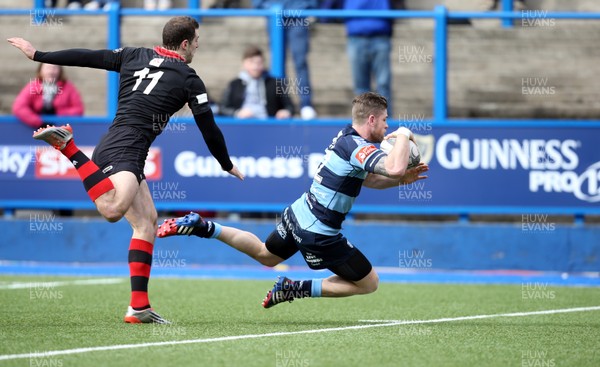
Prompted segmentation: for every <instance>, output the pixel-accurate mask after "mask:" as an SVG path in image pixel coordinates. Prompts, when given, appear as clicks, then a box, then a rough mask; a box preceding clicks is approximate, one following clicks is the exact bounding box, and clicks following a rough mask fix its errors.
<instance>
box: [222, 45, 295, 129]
mask: <svg viewBox="0 0 600 367" xmlns="http://www.w3.org/2000/svg"><path fill="white" fill-rule="evenodd" d="M286 89H287V87H286V85H284V84H283V83H277V80H276V79H275V78H273V77H271V76H270V75H269V74H268V72H267V71H266V70H265V58H264V56H263V52H262V50H261V49H260V48H258V47H256V46H249V47H248V48H246V50H245V51H244V54H243V56H242V70H241V71H240V74H239V75H238V77H237V78H236V79H234V80H232V81H231V82H230V83H229V85H228V86H227V89H225V92H224V93H223V98H222V99H221V106H220V108H219V111H220V113H221V114H222V115H224V116H235V117H238V118H252V117H254V118H267V117H275V118H278V119H286V118H290V117H292V115H293V114H294V105H293V104H292V101H291V100H290V98H289V96H288V93H287V92H288V91H287V90H286Z"/></svg>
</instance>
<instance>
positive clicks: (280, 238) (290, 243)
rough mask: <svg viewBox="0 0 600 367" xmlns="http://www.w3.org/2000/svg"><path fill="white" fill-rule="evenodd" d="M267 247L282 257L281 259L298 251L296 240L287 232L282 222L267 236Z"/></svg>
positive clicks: (287, 257) (272, 252)
mask: <svg viewBox="0 0 600 367" xmlns="http://www.w3.org/2000/svg"><path fill="white" fill-rule="evenodd" d="M265 247H266V249H267V250H268V251H269V252H270V253H271V254H273V255H275V256H277V257H279V258H281V261H283V260H287V259H289V258H290V257H292V256H293V255H294V254H295V253H296V252H298V246H297V245H296V243H295V242H294V239H293V237H292V234H291V233H289V232H287V231H286V230H285V229H284V226H283V225H282V224H281V223H279V224H278V225H277V228H276V229H275V230H274V231H273V232H271V234H270V235H269V237H267V240H266V241H265ZM281 261H280V262H281Z"/></svg>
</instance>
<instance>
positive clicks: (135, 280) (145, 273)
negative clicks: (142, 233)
mask: <svg viewBox="0 0 600 367" xmlns="http://www.w3.org/2000/svg"><path fill="white" fill-rule="evenodd" d="M153 249H154V244H152V243H150V242H148V241H144V240H141V239H138V238H132V239H131V243H130V245H129V275H130V278H131V303H130V304H129V305H130V306H131V307H132V308H133V309H134V310H138V311H139V310H143V309H146V308H149V307H150V301H149V300H148V281H149V280H150V269H151V267H152V250H153Z"/></svg>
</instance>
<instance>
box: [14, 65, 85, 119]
mask: <svg viewBox="0 0 600 367" xmlns="http://www.w3.org/2000/svg"><path fill="white" fill-rule="evenodd" d="M12 112H13V114H14V115H15V116H16V117H17V118H18V119H19V120H21V121H22V122H23V123H25V124H26V125H28V126H31V127H32V128H34V129H37V128H39V127H42V126H47V125H49V124H47V123H45V122H44V121H43V120H42V117H41V115H57V116H81V115H83V103H82V102H81V96H80V94H79V92H78V91H77V88H75V86H74V85H73V83H71V82H69V81H68V80H67V78H66V77H65V74H64V72H63V68H62V66H58V65H51V64H43V63H40V64H39V66H38V69H37V76H36V78H35V79H34V80H32V81H30V82H29V83H28V84H27V85H26V86H25V87H24V88H23V89H22V90H21V92H20V93H19V95H17V98H16V99H15V102H14V103H13V106H12Z"/></svg>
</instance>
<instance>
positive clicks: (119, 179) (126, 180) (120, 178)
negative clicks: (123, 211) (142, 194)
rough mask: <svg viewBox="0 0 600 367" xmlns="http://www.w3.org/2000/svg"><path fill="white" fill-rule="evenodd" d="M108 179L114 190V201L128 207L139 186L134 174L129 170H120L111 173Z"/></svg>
mask: <svg viewBox="0 0 600 367" xmlns="http://www.w3.org/2000/svg"><path fill="white" fill-rule="evenodd" d="M110 180H111V181H112V183H113V186H114V187H115V191H116V192H115V197H114V201H115V202H116V203H117V204H118V205H119V206H122V207H123V208H129V207H130V206H131V205H132V204H133V201H134V200H135V197H136V196H137V194H138V191H139V189H140V187H141V184H140V183H139V182H138V179H137V177H136V176H135V174H134V173H133V172H129V171H120V172H117V173H115V174H113V175H111V176H110ZM146 186H147V185H146Z"/></svg>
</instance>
